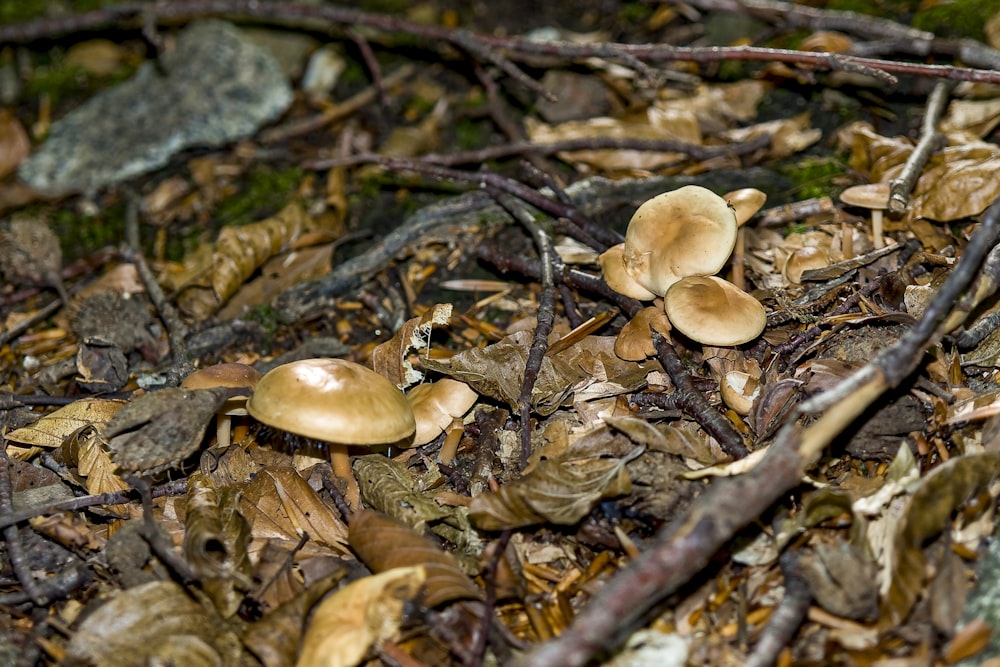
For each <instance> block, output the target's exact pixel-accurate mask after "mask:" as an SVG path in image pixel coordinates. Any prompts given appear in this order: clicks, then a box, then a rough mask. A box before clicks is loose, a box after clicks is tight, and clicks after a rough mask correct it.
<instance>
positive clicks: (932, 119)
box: [889, 81, 955, 215]
mask: <svg viewBox="0 0 1000 667" xmlns="http://www.w3.org/2000/svg"><path fill="white" fill-rule="evenodd" d="M954 88H955V82H954V81H938V82H937V83H936V84H934V90H932V91H931V94H930V96H929V97H928V98H927V110H926V111H925V112H924V122H923V123H922V124H921V126H920V141H919V142H917V145H916V146H915V147H914V148H913V152H912V153H910V156H909V157H908V158H906V163H905V164H904V165H903V169H902V171H900V172H899V176H897V177H896V178H894V179H892V180H891V181H889V213H890V214H891V215H902V214H903V211H905V210H906V206H907V204H909V203H910V193H911V192H913V188H914V187H915V186H916V184H917V179H918V178H920V174H922V173H923V171H924V167H925V166H927V162H928V161H929V160H930V159H931V155H933V154H934V153H935V152H937V150H938V149H939V148H941V146H942V144H944V135H943V134H941V133H940V132H939V131H938V129H937V125H938V121H940V120H941V115H942V114H944V110H945V108H946V107H947V105H948V98H949V96H950V95H951V91H952V90H954Z"/></svg>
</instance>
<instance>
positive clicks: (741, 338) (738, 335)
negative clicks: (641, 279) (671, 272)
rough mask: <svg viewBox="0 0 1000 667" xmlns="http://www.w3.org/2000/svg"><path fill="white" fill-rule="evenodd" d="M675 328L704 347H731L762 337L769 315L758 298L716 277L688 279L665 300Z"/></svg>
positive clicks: (673, 289)
mask: <svg viewBox="0 0 1000 667" xmlns="http://www.w3.org/2000/svg"><path fill="white" fill-rule="evenodd" d="M663 308H664V310H665V311H666V313H667V317H669V318H670V323H671V324H672V325H673V327H674V328H675V329H677V330H678V331H680V332H681V333H682V334H684V335H685V336H687V337H688V338H690V339H691V340H694V341H697V342H699V343H702V344H703V345H717V346H719V347H732V346H734V345H742V344H743V343H746V342H749V341H751V340H753V339H754V338H756V337H757V336H759V335H760V333H761V332H762V331H763V330H764V327H765V326H766V324H767V312H766V311H765V310H764V306H762V305H760V302H759V301H757V299H755V298H753V297H752V296H750V295H749V294H747V293H746V292H744V291H743V290H741V289H739V288H738V287H736V285H734V284H732V283H731V282H728V281H726V280H723V279H722V278H718V277H716V276H688V277H686V278H683V279H681V280H679V281H677V282H676V283H674V284H673V285H672V286H671V288H670V289H669V290H667V293H666V295H665V296H664V297H663Z"/></svg>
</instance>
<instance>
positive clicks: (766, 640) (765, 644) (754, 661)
mask: <svg viewBox="0 0 1000 667" xmlns="http://www.w3.org/2000/svg"><path fill="white" fill-rule="evenodd" d="M797 561H798V556H797V554H796V553H795V552H793V551H789V552H786V553H784V554H782V556H781V560H780V563H781V572H782V574H784V575H785V594H784V595H783V596H782V598H781V602H780V603H779V604H778V608H777V609H775V610H774V613H773V614H771V617H770V618H769V619H767V625H766V626H764V631H763V632H761V634H760V638H759V639H758V640H757V645H756V646H754V649H753V653H751V654H750V655H748V656H747V659H746V660H745V661H744V663H743V667H771V665H773V664H775V663H776V662H777V660H778V655H779V654H780V653H781V651H783V650H784V649H785V647H787V646H788V645H789V644H790V643H791V641H792V637H794V636H795V631H796V630H798V629H799V626H800V625H802V621H804V620H805V618H806V615H807V614H808V613H809V605H810V604H811V602H812V599H813V596H812V591H810V590H809V584H808V583H807V582H806V580H805V579H804V578H803V577H802V575H801V574H800V573H799V571H798V563H797Z"/></svg>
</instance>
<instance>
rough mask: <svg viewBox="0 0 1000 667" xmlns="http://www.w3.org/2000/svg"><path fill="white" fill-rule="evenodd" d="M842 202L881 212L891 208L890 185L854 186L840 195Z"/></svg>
mask: <svg viewBox="0 0 1000 667" xmlns="http://www.w3.org/2000/svg"><path fill="white" fill-rule="evenodd" d="M840 201H842V202H844V203H845V204H847V205H848V206H857V207H858V208H867V209H870V210H872V211H881V210H884V209H887V208H889V184H888V183H868V184H865V185H852V186H851V187H849V188H847V189H846V190H844V191H843V192H841V193H840Z"/></svg>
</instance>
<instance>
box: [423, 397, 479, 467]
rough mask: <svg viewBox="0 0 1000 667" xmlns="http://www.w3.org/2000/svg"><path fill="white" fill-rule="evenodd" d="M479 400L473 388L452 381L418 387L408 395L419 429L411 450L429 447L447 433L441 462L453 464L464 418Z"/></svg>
mask: <svg viewBox="0 0 1000 667" xmlns="http://www.w3.org/2000/svg"><path fill="white" fill-rule="evenodd" d="M477 398H479V394H477V393H476V392H475V391H474V390H473V389H472V388H471V387H469V385H467V384H465V383H464V382H460V381H458V380H452V379H451V378H442V379H440V380H438V381H437V382H428V383H425V384H421V385H417V386H416V387H414V388H413V389H410V391H409V392H407V394H406V400H408V401H409V402H410V407H411V408H412V409H413V418H414V420H415V421H416V425H417V429H416V432H415V433H414V435H413V441H412V442H411V443H410V444H409V445H408V446H410V447H419V446H420V445H426V444H427V443H429V442H431V441H432V440H434V438H436V437H438V436H439V435H441V433H442V432H444V431H447V432H448V436H447V437H446V438H445V443H444V444H443V445H442V446H441V452H440V454H438V460H439V461H440V462H441V463H446V464H447V463H451V462H452V461H453V460H454V458H455V453H456V452H457V450H458V444H459V441H460V440H461V436H462V430H463V425H462V417H463V416H464V415H465V413H466V412H468V411H469V408H471V407H472V406H473V405H474V404H475V402H476V399H477Z"/></svg>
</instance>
